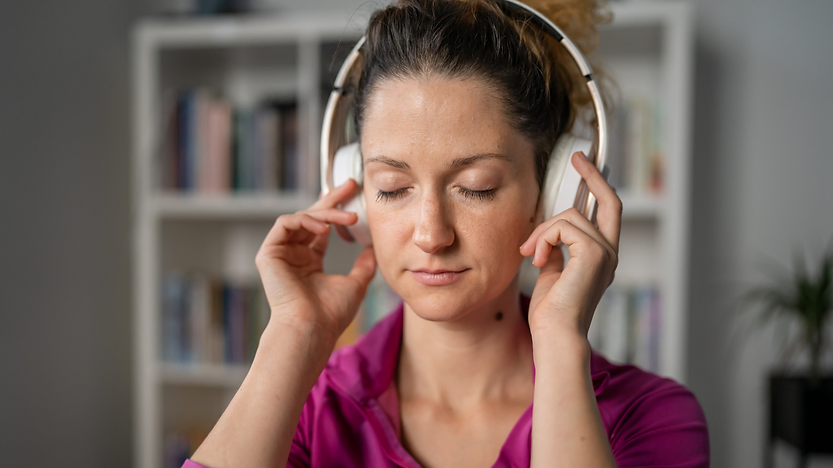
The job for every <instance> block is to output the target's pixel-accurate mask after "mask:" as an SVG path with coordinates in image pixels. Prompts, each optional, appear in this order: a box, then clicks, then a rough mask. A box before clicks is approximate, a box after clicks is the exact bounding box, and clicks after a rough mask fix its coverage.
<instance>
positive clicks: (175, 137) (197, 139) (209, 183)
mask: <svg viewBox="0 0 833 468" xmlns="http://www.w3.org/2000/svg"><path fill="white" fill-rule="evenodd" d="M171 101H172V102H171V104H170V105H168V106H167V111H166V112H167V113H168V114H169V115H168V116H167V118H166V119H165V120H164V121H165V122H167V127H166V129H165V137H164V138H163V145H162V148H161V151H160V160H159V171H158V173H159V178H160V180H159V186H160V187H161V188H162V189H164V190H176V191H183V192H199V193H213V194H228V193H229V192H232V191H237V192H270V191H276V190H297V189H301V188H302V187H299V186H298V185H299V181H303V180H306V177H305V174H301V173H300V172H301V171H302V170H304V165H303V164H299V161H298V158H299V154H298V109H297V105H296V103H295V102H294V101H289V102H285V101H264V102H262V103H260V104H259V105H256V106H254V107H241V106H233V105H232V104H231V103H230V102H229V101H228V100H226V99H224V98H222V97H220V96H217V95H215V94H214V93H212V92H211V91H209V90H208V89H205V88H196V89H188V90H185V91H182V92H179V93H177V94H176V96H175V98H174V99H172V100H171Z"/></svg>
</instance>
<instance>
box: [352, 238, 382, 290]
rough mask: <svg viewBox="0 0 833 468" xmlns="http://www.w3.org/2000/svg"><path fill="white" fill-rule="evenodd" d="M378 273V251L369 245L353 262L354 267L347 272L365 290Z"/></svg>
mask: <svg viewBox="0 0 833 468" xmlns="http://www.w3.org/2000/svg"><path fill="white" fill-rule="evenodd" d="M375 274H376V253H375V252H374V251H373V247H367V248H365V249H364V250H362V253H360V254H359V256H358V258H356V261H355V262H354V263H353V269H351V270H350V273H348V274H347V276H348V277H350V278H353V279H355V280H356V281H357V282H358V283H359V285H360V286H361V287H362V290H363V291H366V290H367V286H368V285H369V284H370V281H371V280H372V279H373V276H374V275H375Z"/></svg>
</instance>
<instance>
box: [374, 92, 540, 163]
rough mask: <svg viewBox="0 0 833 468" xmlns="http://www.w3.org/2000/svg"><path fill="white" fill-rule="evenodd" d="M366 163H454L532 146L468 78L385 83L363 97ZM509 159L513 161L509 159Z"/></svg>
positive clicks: (513, 152)
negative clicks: (378, 159) (416, 159)
mask: <svg viewBox="0 0 833 468" xmlns="http://www.w3.org/2000/svg"><path fill="white" fill-rule="evenodd" d="M362 125H363V126H362V152H363V155H364V157H365V158H367V157H374V156H386V157H390V158H395V159H403V160H407V159H408V158H409V157H410V156H413V155H421V156H433V157H436V158H442V159H449V160H453V159H456V158H460V157H467V156H470V155H473V154H485V153H499V154H505V155H507V156H509V157H513V156H516V155H518V153H519V152H526V151H528V152H529V153H530V156H531V154H532V146H531V145H530V144H529V143H528V142H527V141H526V138H525V137H524V136H523V135H522V134H521V133H520V132H518V131H517V130H515V129H514V128H513V127H512V126H511V125H509V122H508V120H507V118H506V113H505V111H504V105H503V103H502V102H501V100H500V99H499V98H498V97H497V94H496V93H495V91H494V90H493V89H492V88H491V87H489V86H488V85H486V84H485V83H483V82H481V81H478V80H472V79H458V78H443V77H435V76H431V77H420V78H396V79H386V80H383V81H381V82H379V83H378V84H377V86H376V87H375V89H374V90H373V92H372V93H371V94H370V95H369V96H368V100H367V104H366V108H365V113H364V119H363V122H362ZM513 159H514V158H513Z"/></svg>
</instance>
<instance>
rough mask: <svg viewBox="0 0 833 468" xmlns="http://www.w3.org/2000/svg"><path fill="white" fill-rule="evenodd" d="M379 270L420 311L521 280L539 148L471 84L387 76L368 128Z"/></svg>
mask: <svg viewBox="0 0 833 468" xmlns="http://www.w3.org/2000/svg"><path fill="white" fill-rule="evenodd" d="M362 155H363V159H364V171H365V172H364V195H365V197H366V203H367V218H368V222H369V224H370V231H371V235H372V236H373V245H374V248H375V251H376V259H377V261H378V264H379V268H380V270H381V272H382V274H383V276H384V277H385V279H386V280H387V282H388V284H389V285H390V286H391V287H392V288H393V290H394V291H396V293H398V294H399V295H400V296H401V297H402V298H403V299H404V300H405V302H406V304H408V306H409V307H410V308H411V309H412V310H414V311H415V312H416V313H417V314H418V315H420V316H421V317H423V318H425V319H428V320H454V319H455V318H459V317H462V316H463V315H465V314H466V313H468V312H470V311H472V310H474V309H489V304H490V303H491V302H493V301H495V299H497V298H498V297H499V296H500V295H501V294H502V293H505V292H507V291H508V292H511V293H513V294H514V292H515V289H514V288H513V289H512V290H511V291H509V290H507V288H508V287H509V286H510V285H514V284H515V283H514V281H513V280H514V278H515V276H516V274H517V272H518V269H519V267H520V265H521V261H522V259H523V258H522V257H521V255H520V253H519V250H518V249H519V247H520V246H521V244H522V243H523V242H524V241H525V240H526V239H527V237H528V236H529V235H530V233H531V232H532V230H533V229H534V227H535V224H534V219H535V210H536V202H537V199H538V184H537V181H536V177H535V165H534V161H533V146H532V144H531V143H530V142H529V141H527V139H526V138H525V137H523V136H522V135H521V134H520V133H519V132H518V131H517V130H515V129H513V128H512V127H511V126H510V125H509V123H508V122H507V120H506V116H505V113H504V111H503V107H502V105H501V102H500V100H499V99H498V98H497V97H496V96H495V95H494V93H493V91H492V90H491V89H490V88H489V87H488V86H487V85H485V84H483V83H481V82H479V81H476V80H463V79H447V78H441V77H427V78H402V79H387V80H383V81H382V82H380V83H379V84H378V86H377V87H376V89H375V90H374V91H373V92H372V93H371V95H370V96H369V97H368V101H367V105H366V110H365V117H364V122H363V127H362Z"/></svg>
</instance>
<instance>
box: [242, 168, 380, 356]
mask: <svg viewBox="0 0 833 468" xmlns="http://www.w3.org/2000/svg"><path fill="white" fill-rule="evenodd" d="M356 188H357V184H356V182H355V181H354V180H352V179H350V180H348V181H347V182H346V183H344V184H343V185H341V186H339V187H337V188H335V189H334V190H332V191H330V192H329V193H328V194H327V195H326V196H324V197H322V198H321V199H319V200H318V201H317V202H316V203H315V204H313V205H312V206H311V207H310V208H309V209H307V210H304V211H299V212H297V213H295V214H290V215H283V216H280V217H279V218H278V219H277V221H276V222H275V224H274V226H272V229H271V230H270V231H269V233H268V234H267V235H266V239H264V241H263V244H262V245H261V246H260V249H259V250H258V252H257V257H256V259H255V263H256V265H257V269H258V271H259V272H260V277H261V280H262V281H263V287H264V289H265V291H266V298H267V299H268V301H269V307H270V309H271V311H272V312H271V319H270V320H269V326H270V327H285V326H290V327H300V329H301V330H304V331H306V332H310V333H323V334H324V335H323V337H324V338H326V339H327V340H329V341H328V342H331V343H332V344H333V345H334V344H335V341H336V339H337V338H338V337H339V336H340V335H341V333H342V332H343V331H344V330H345V329H346V328H347V326H348V325H349V324H350V322H351V321H352V320H353V318H354V317H355V315H356V310H357V309H358V307H359V303H360V302H361V300H362V298H363V297H364V294H365V292H366V290H367V286H368V284H370V281H371V280H372V279H373V275H374V274H375V272H376V257H375V255H374V252H373V248H372V247H368V248H366V249H364V251H362V253H361V254H360V255H359V256H358V258H357V259H356V261H355V263H354V264H353V269H352V270H351V271H350V273H349V274H348V275H347V276H342V275H327V274H325V273H324V270H323V259H324V253H325V252H326V250H327V242H328V240H329V232H330V224H333V223H335V224H343V225H348V226H349V225H352V224H354V223H355V222H356V221H357V219H358V218H357V216H356V214H355V213H348V212H346V211H342V210H340V209H338V208H336V207H337V206H338V205H339V204H340V203H342V202H344V201H346V200H347V199H348V198H349V197H350V196H351V195H353V192H354V191H355V190H356Z"/></svg>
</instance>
